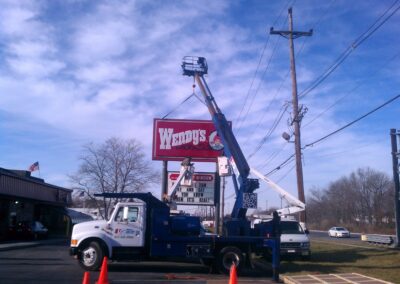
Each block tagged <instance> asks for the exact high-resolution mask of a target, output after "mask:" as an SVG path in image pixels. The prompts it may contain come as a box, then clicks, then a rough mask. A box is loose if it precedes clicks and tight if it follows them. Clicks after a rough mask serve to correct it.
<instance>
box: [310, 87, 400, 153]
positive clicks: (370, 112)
mask: <svg viewBox="0 0 400 284" xmlns="http://www.w3.org/2000/svg"><path fill="white" fill-rule="evenodd" d="M398 98H400V94H399V95H397V96H394V97H393V98H391V99H390V100H388V101H386V102H385V103H383V104H381V105H380V106H378V107H376V108H374V109H373V110H371V111H369V112H367V113H366V114H364V115H362V116H360V117H359V118H357V119H355V120H353V121H352V122H350V123H347V124H346V125H344V126H342V127H340V128H339V129H337V130H335V131H333V132H331V133H329V134H327V135H325V136H323V137H321V138H319V139H317V140H315V141H314V142H311V143H308V144H306V145H305V146H304V147H303V149H304V148H307V147H310V146H314V145H315V144H317V143H319V142H321V141H323V140H325V139H327V138H329V137H331V136H332V135H335V134H336V133H338V132H340V131H342V130H344V129H346V128H347V127H349V126H351V125H353V124H354V123H356V122H358V121H360V120H361V119H363V118H366V117H367V116H369V115H371V114H373V113H374V112H376V111H378V110H380V109H381V108H383V107H384V106H386V105H388V104H390V103H391V102H393V101H395V100H397V99H398Z"/></svg>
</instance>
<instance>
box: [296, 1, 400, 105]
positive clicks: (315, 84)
mask: <svg viewBox="0 0 400 284" xmlns="http://www.w3.org/2000/svg"><path fill="white" fill-rule="evenodd" d="M399 1H400V0H396V1H395V2H394V3H393V4H392V5H391V6H390V7H389V8H387V9H386V10H385V12H384V13H383V14H382V15H381V16H380V17H378V19H377V20H375V22H374V23H373V24H372V25H371V26H370V27H369V28H368V29H367V30H366V31H365V32H363V33H362V34H361V35H360V36H358V37H357V39H356V40H355V41H353V42H352V43H351V44H350V45H349V46H348V47H347V48H346V49H345V50H344V51H343V52H342V53H341V54H340V55H339V57H338V58H337V59H336V60H335V61H334V62H333V64H332V65H330V66H329V67H328V68H327V69H326V70H325V71H324V72H323V73H322V74H321V75H320V76H319V77H318V78H317V79H316V80H314V82H312V83H311V84H310V85H309V86H308V87H307V88H306V89H305V90H303V91H302V92H301V93H300V94H299V99H301V98H303V97H305V96H306V95H308V94H309V93H310V92H311V91H313V90H314V89H315V88H316V87H318V86H319V85H320V84H321V83H322V82H323V81H325V79H326V78H328V77H329V75H331V74H332V73H333V72H334V71H335V70H336V69H337V68H338V67H339V66H340V65H341V64H342V63H343V62H344V61H345V60H346V59H347V58H348V57H349V56H350V54H352V53H353V51H354V50H355V49H356V48H357V47H359V46H360V45H361V44H362V43H363V42H365V41H366V40H367V39H368V38H369V37H370V36H371V35H372V34H374V33H375V32H376V31H377V30H378V29H379V28H380V27H381V26H382V25H383V24H384V23H386V22H387V21H388V20H389V19H390V18H391V17H392V16H393V15H394V14H395V13H396V12H397V11H398V10H399V9H400V5H399V6H398V7H396V8H395V9H394V10H393V11H392V12H391V13H390V14H389V15H388V16H386V18H384V19H383V20H382V18H383V17H384V16H385V15H386V14H388V13H389V11H390V10H391V9H392V8H393V7H394V6H395V5H396V4H397V3H398V2H399ZM381 20H382V21H381ZM379 21H381V22H380V23H379Z"/></svg>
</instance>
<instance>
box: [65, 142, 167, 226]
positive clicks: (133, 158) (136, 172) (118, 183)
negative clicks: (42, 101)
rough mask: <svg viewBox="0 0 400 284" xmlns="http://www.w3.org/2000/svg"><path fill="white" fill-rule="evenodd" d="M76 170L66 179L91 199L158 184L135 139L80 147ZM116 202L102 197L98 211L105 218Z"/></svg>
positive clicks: (155, 173)
mask: <svg viewBox="0 0 400 284" xmlns="http://www.w3.org/2000/svg"><path fill="white" fill-rule="evenodd" d="M79 159H80V161H81V164H80V166H79V169H78V171H77V172H76V173H75V174H74V175H71V176H70V179H71V182H72V184H73V189H75V190H77V191H78V192H80V193H81V192H84V193H85V194H86V195H87V197H89V198H90V199H91V200H95V199H96V198H95V197H94V194H95V193H105V192H110V193H125V192H140V191H144V190H145V189H146V188H147V187H148V186H149V185H150V184H155V183H158V182H159V177H160V175H159V174H158V173H157V172H156V171H154V170H153V169H152V168H151V167H150V163H149V162H148V161H146V160H145V158H144V153H143V149H142V145H141V144H140V143H138V142H137V141H136V140H135V139H130V140H123V139H119V138H115V137H113V138H110V139H108V140H106V141H105V142H104V143H103V144H99V145H96V144H94V143H89V144H87V145H85V146H83V151H82V155H81V156H80V157H79ZM117 201H118V199H105V198H103V199H102V200H101V202H99V203H100V204H98V207H99V209H100V208H102V209H103V210H100V211H101V213H100V214H101V215H102V217H103V218H106V217H107V216H108V213H109V209H110V206H111V205H112V203H113V202H114V203H115V202H117Z"/></svg>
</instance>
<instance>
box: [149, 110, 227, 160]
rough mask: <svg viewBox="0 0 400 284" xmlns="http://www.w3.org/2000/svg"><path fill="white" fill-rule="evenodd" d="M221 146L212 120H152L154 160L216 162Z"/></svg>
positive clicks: (220, 152)
mask: <svg viewBox="0 0 400 284" xmlns="http://www.w3.org/2000/svg"><path fill="white" fill-rule="evenodd" d="M223 148H224V147H223V144H222V142H221V139H220V138H219V137H218V135H217V131H216V130H215V126H214V124H213V122H212V121H211V120H184V119H157V118H156V119H154V125H153V151H152V152H153V160H169V161H171V160H172V161H182V160H183V159H184V158H186V157H191V158H192V160H193V161H200V162H215V161H216V159H217V157H218V156H221V155H222V154H223V152H222V149H223Z"/></svg>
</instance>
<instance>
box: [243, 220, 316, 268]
mask: <svg viewBox="0 0 400 284" xmlns="http://www.w3.org/2000/svg"><path fill="white" fill-rule="evenodd" d="M256 217H258V218H256V219H254V220H252V222H251V224H252V227H253V228H254V226H255V225H256V224H260V223H263V222H265V223H267V222H271V221H272V216H256ZM280 230H281V238H280V240H281V246H280V254H281V256H296V257H301V259H303V260H309V259H310V258H311V246H310V238H309V237H308V234H309V232H308V230H307V229H305V230H303V227H302V226H301V225H300V223H299V222H298V221H296V220H295V219H294V218H290V216H288V217H281V222H280Z"/></svg>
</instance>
